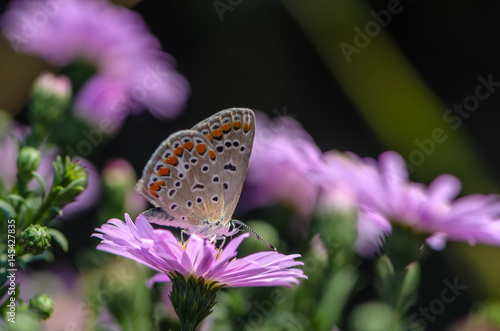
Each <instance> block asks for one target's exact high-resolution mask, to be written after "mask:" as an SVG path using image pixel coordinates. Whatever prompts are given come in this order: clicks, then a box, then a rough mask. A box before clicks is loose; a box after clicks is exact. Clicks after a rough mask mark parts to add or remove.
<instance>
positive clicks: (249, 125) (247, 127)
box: [243, 123, 252, 132]
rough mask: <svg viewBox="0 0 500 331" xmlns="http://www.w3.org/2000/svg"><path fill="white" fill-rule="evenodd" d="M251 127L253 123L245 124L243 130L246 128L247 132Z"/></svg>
mask: <svg viewBox="0 0 500 331" xmlns="http://www.w3.org/2000/svg"><path fill="white" fill-rule="evenodd" d="M251 127H252V124H250V123H247V124H245V125H244V126H243V130H244V131H245V132H247V131H248V130H250V128H251Z"/></svg>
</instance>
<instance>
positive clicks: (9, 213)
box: [0, 200, 16, 219]
mask: <svg viewBox="0 0 500 331" xmlns="http://www.w3.org/2000/svg"><path fill="white" fill-rule="evenodd" d="M0 210H1V211H2V212H3V214H4V215H5V218H7V219H11V218H15V216H16V211H15V210H14V207H12V205H11V204H10V203H8V202H7V201H5V200H0Z"/></svg>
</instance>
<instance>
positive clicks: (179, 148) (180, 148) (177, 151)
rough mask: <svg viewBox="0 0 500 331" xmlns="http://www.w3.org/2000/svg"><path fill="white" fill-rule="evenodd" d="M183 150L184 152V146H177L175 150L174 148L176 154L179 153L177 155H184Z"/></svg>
mask: <svg viewBox="0 0 500 331" xmlns="http://www.w3.org/2000/svg"><path fill="white" fill-rule="evenodd" d="M182 152H184V149H183V148H182V146H179V147H177V148H176V149H175V150H174V154H175V155H177V156H181V155H182Z"/></svg>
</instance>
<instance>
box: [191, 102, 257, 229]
mask: <svg viewBox="0 0 500 331" xmlns="http://www.w3.org/2000/svg"><path fill="white" fill-rule="evenodd" d="M192 130H195V131H198V132H200V133H202V134H203V135H204V136H205V137H206V138H207V139H208V140H209V141H210V142H211V143H212V144H213V146H214V149H215V151H216V153H217V157H218V158H219V159H220V160H219V161H220V163H221V165H220V166H221V169H220V174H221V177H222V180H223V183H222V187H223V192H224V219H223V224H227V223H228V222H229V221H230V220H231V216H232V214H233V212H234V209H235V208H236V205H237V203H238V200H239V197H240V194H241V189H242V187H243V183H244V181H245V176H246V172H247V168H248V162H249V160H250V154H251V151H252V147H253V140H254V136H255V115H254V113H253V111H252V110H250V109H246V108H230V109H226V110H223V111H220V112H218V113H217V114H215V115H213V116H211V117H209V118H207V119H206V120H204V121H202V122H200V123H198V124H197V125H195V126H194V127H193V129H192Z"/></svg>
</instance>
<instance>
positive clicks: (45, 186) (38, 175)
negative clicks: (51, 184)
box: [32, 171, 47, 199]
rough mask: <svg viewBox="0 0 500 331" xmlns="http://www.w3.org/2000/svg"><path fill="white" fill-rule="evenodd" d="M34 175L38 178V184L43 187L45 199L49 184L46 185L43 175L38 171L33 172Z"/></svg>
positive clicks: (43, 197)
mask: <svg viewBox="0 0 500 331" xmlns="http://www.w3.org/2000/svg"><path fill="white" fill-rule="evenodd" d="M32 175H33V177H35V179H36V180H37V182H38V184H40V188H41V189H42V199H45V194H46V193H47V185H45V181H44V180H43V178H42V176H40V174H39V173H38V172H36V171H33V173H32Z"/></svg>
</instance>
